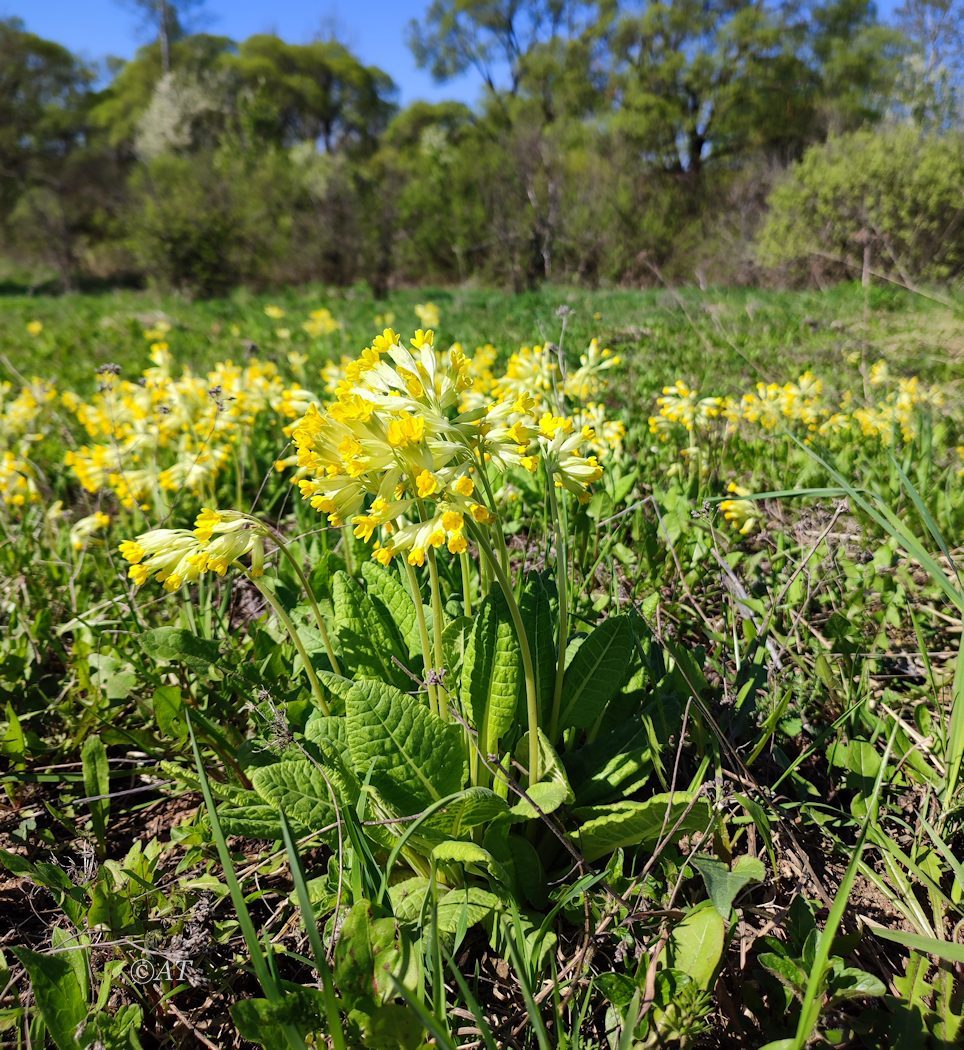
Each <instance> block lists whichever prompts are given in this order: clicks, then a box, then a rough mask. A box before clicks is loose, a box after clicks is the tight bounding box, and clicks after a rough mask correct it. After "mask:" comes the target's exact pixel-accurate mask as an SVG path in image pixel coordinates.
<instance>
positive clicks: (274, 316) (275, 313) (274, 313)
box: [264, 304, 285, 321]
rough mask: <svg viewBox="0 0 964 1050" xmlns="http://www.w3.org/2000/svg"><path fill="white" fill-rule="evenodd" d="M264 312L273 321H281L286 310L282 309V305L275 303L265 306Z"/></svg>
mask: <svg viewBox="0 0 964 1050" xmlns="http://www.w3.org/2000/svg"><path fill="white" fill-rule="evenodd" d="M264 313H265V316H266V317H270V318H271V320H272V321H280V320H281V318H282V317H284V315H285V312H284V310H282V309H281V307H280V306H274V305H273V304H269V305H268V306H266V307H265V308H264Z"/></svg>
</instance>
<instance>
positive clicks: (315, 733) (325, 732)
mask: <svg viewBox="0 0 964 1050" xmlns="http://www.w3.org/2000/svg"><path fill="white" fill-rule="evenodd" d="M305 740H310V741H311V743H313V744H320V743H322V742H328V741H332V742H334V743H335V744H338V745H340V746H341V747H344V745H345V744H347V743H348V730H347V728H346V726H345V720H344V718H336V717H334V716H333V715H323V714H322V713H321V712H320V711H313V712H312V714H311V717H310V718H309V719H308V721H307V723H306V724H305Z"/></svg>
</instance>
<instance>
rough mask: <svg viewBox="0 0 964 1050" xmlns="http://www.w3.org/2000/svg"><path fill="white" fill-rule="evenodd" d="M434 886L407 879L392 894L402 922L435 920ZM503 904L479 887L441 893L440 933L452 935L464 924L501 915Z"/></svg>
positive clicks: (418, 879)
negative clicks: (431, 892)
mask: <svg viewBox="0 0 964 1050" xmlns="http://www.w3.org/2000/svg"><path fill="white" fill-rule="evenodd" d="M430 886H431V883H430V882H429V880H428V879H426V878H423V877H422V876H420V875H419V876H416V877H415V878H412V879H406V881H405V882H401V883H397V884H396V885H394V886H392V887H391V889H390V890H389V896H390V898H391V901H392V909H393V910H394V912H395V917H396V918H397V919H398V921H399V922H405V923H417V922H419V921H420V920H421V919H422V918H423V912H424V918H425V920H426V921H428V920H431V918H432V905H431V902H430V901H428V900H427V899H426V898H427V894H428V892H429V888H430ZM501 910H502V902H501V901H500V900H499V898H498V897H497V896H496V895H495V894H494V893H489V891H488V890H483V889H480V888H479V887H477V886H463V887H461V888H459V889H454V890H448V891H447V892H441V893H440V894H439V899H438V907H437V913H436V923H437V925H436V929H437V930H438V932H439V933H441V934H445V935H452V934H454V933H455V931H456V930H457V929H458V928H459V925H460V924H461V923H463V922H464V927H463V928H466V929H467V928H468V927H469V926H474V925H475V924H476V923H478V922H485V921H486V920H488V919H491V918H493V917H494V916H496V915H497V914H499V913H500V912H501Z"/></svg>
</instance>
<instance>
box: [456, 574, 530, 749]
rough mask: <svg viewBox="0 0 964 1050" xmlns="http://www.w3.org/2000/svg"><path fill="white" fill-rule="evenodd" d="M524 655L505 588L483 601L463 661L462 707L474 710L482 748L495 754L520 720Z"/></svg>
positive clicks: (473, 714) (473, 719) (472, 711)
mask: <svg viewBox="0 0 964 1050" xmlns="http://www.w3.org/2000/svg"><path fill="white" fill-rule="evenodd" d="M521 681H522V656H521V652H520V649H519V640H518V638H517V637H516V633H515V628H514V627H513V625H512V620H511V618H510V616H509V610H508V607H507V606H506V603H505V598H504V597H503V596H502V593H501V591H497V590H496V591H493V592H492V593H491V594H490V595H489V596H488V597H487V598H486V599H485V601H484V602H483V603H482V605H481V607H480V608H479V612H478V615H477V616H476V618H475V624H474V625H473V628H472V634H471V636H470V638H469V644H468V647H467V648H466V650H465V658H464V660H463V662H462V709H463V710H464V711H467V712H471V716H472V722H473V725H474V726H475V729H476V730H477V732H478V734H479V751H480V752H481V753H482V755H484V756H488V755H495V754H497V753H498V750H499V741H500V740H501V738H502V737H503V736H504V735H505V734H506V733H507V732H508V731H509V730H510V729H511V728H512V726H513V725H514V724H515V721H516V708H517V706H518V703H519V688H520V684H521Z"/></svg>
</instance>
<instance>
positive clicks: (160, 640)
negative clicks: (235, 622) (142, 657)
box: [140, 627, 220, 671]
mask: <svg viewBox="0 0 964 1050" xmlns="http://www.w3.org/2000/svg"><path fill="white" fill-rule="evenodd" d="M140 644H141V646H142V647H143V649H144V652H146V653H147V655H148V656H152V657H154V659H155V660H171V661H173V662H176V663H181V664H184V665H185V666H187V667H190V668H192V669H193V670H195V671H207V670H208V669H209V668H211V667H212V666H214V665H216V664H217V662H218V658H219V656H220V646H219V645H218V643H217V642H213V641H211V640H210V639H208V638H199V637H198V636H197V635H196V634H192V633H191V632H190V631H185V630H184V629H183V628H180V627H155V628H154V629H153V630H151V631H145V632H144V633H143V634H142V635H141V636H140Z"/></svg>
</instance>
